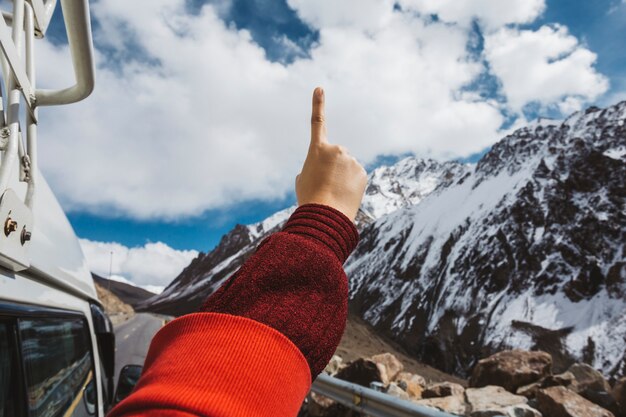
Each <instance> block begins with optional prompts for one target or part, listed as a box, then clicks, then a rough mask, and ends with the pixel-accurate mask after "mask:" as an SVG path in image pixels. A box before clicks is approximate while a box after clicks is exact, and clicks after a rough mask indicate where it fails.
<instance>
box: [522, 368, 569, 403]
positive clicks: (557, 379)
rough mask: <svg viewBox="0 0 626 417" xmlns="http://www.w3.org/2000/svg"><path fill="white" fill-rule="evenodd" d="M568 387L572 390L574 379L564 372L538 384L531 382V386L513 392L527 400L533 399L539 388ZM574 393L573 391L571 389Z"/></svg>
mask: <svg viewBox="0 0 626 417" xmlns="http://www.w3.org/2000/svg"><path fill="white" fill-rule="evenodd" d="M556 386H562V387H568V388H570V389H572V387H575V386H576V377H574V374H572V373H571V372H564V373H562V374H558V375H548V376H547V377H545V378H543V379H542V380H540V381H538V382H533V383H532V384H528V385H524V386H523V387H519V388H518V389H517V391H516V392H515V393H516V394H517V395H523V396H524V397H526V398H528V399H532V398H535V395H536V394H537V391H539V390H540V389H541V388H549V387H556ZM572 390H573V391H574V389H572Z"/></svg>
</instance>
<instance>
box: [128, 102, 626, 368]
mask: <svg viewBox="0 0 626 417" xmlns="http://www.w3.org/2000/svg"><path fill="white" fill-rule="evenodd" d="M625 122H626V102H623V103H620V104H618V105H616V106H613V107H610V108H607V109H605V110H601V109H597V108H590V109H588V110H587V111H585V112H579V113H575V114H574V115H572V116H570V117H569V118H568V119H566V120H565V121H564V122H562V123H555V122H545V121H543V122H542V123H535V124H533V125H531V126H529V127H527V128H523V129H520V130H518V131H516V132H514V133H513V134H511V135H509V136H507V137H505V138H504V139H502V140H501V141H499V142H498V143H496V144H495V145H494V146H493V148H492V149H491V150H490V151H489V152H488V153H487V154H486V155H485V156H484V157H483V158H482V159H481V160H480V161H479V162H478V164H477V165H476V166H472V167H468V166H466V165H460V164H457V163H445V164H440V163H437V162H434V161H420V160H418V159H415V158H408V159H405V160H403V161H400V162H399V163H398V164H396V165H394V166H391V167H382V168H379V169H377V170H376V171H374V172H373V173H372V174H371V175H370V184H369V187H368V189H367V193H366V196H365V198H364V201H363V206H362V210H361V211H360V213H359V218H358V223H359V228H360V229H361V242H360V244H359V246H358V247H357V249H356V250H355V252H354V253H353V255H352V256H351V257H350V258H349V259H348V261H347V263H346V271H347V273H348V276H349V280H350V308H351V311H352V313H353V314H356V315H358V316H359V317H362V318H363V319H364V320H365V321H367V322H368V323H370V324H371V325H373V326H374V327H375V328H376V329H377V331H379V332H380V333H381V334H384V335H386V336H388V337H390V338H392V339H394V340H395V341H397V342H398V343H399V344H400V345H402V346H403V347H404V348H405V349H406V350H407V351H409V352H410V353H411V354H412V355H414V356H415V357H417V358H419V359H421V360H422V361H424V362H426V363H428V364H431V365H434V366H436V367H437V368H439V369H442V370H444V371H447V372H452V373H455V374H458V375H467V373H468V372H469V370H470V369H471V368H472V366H473V365H474V364H475V363H476V361H477V360H478V358H481V357H485V356H487V355H489V354H490V353H492V352H495V351H499V350H503V349H505V348H508V347H517V348H523V349H542V350H545V351H547V352H549V353H550V354H552V357H553V360H554V368H555V370H556V371H560V370H563V369H565V368H567V366H569V364H571V363H572V362H573V361H574V360H584V361H585V362H587V363H589V364H591V365H593V366H594V367H595V368H597V369H600V370H602V371H603V373H604V374H606V375H609V376H611V377H618V376H620V375H623V374H624V373H626V347H625V346H626V248H625V246H624V243H625V242H626V127H625V126H624V123H625ZM291 210H293V208H291V209H286V210H284V211H282V212H279V213H277V214H275V215H274V216H272V217H270V218H269V219H267V220H265V221H264V222H261V223H259V224H256V225H252V226H241V225H240V226H237V227H235V228H234V229H233V230H232V231H231V232H230V233H229V234H227V235H226V236H224V238H223V239H222V241H221V243H220V245H219V246H218V247H217V248H216V249H215V250H213V251H212V252H210V253H208V254H201V255H199V256H198V258H196V259H195V260H194V261H193V262H192V263H191V264H190V265H189V267H187V268H186V269H185V270H184V271H183V272H182V273H181V274H180V276H179V277H177V278H176V279H175V280H174V281H173V282H172V284H170V286H169V287H168V288H167V289H166V290H165V291H164V292H163V293H162V294H160V295H159V296H156V297H154V298H152V299H150V300H148V301H147V302H145V303H143V304H141V305H140V306H139V308H147V307H148V306H150V309H153V310H156V311H161V312H165V313H169V314H181V313H185V312H189V311H192V310H193V309H195V308H197V306H199V305H200V303H201V302H202V300H204V298H206V296H207V295H208V294H210V293H211V292H212V291H214V290H215V289H216V288H217V287H218V286H219V285H220V284H221V283H222V282H223V281H224V280H225V279H226V278H227V277H228V276H229V275H230V274H231V273H233V272H234V271H235V270H236V269H237V268H238V267H239V265H241V263H243V262H244V261H245V259H246V258H247V257H248V256H249V255H250V254H251V253H252V251H253V250H254V248H255V246H256V245H257V244H258V243H259V241H260V239H262V238H263V236H265V235H266V234H268V233H271V232H272V231H274V230H276V229H277V228H278V227H280V225H281V224H282V222H284V220H286V218H287V217H288V216H289V214H290V212H291Z"/></svg>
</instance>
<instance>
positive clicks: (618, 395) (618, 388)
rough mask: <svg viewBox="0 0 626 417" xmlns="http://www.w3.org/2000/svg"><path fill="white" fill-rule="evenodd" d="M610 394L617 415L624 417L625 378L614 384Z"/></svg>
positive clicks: (625, 403)
mask: <svg viewBox="0 0 626 417" xmlns="http://www.w3.org/2000/svg"><path fill="white" fill-rule="evenodd" d="M612 394H613V398H614V399H615V403H616V404H617V411H618V413H617V415H618V416H619V417H626V377H624V378H622V379H620V380H618V381H617V382H616V383H615V386H614V387H613V392H612Z"/></svg>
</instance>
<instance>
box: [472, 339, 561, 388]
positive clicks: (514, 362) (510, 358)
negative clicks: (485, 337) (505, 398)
mask: <svg viewBox="0 0 626 417" xmlns="http://www.w3.org/2000/svg"><path fill="white" fill-rule="evenodd" d="M551 368H552V357H551V356H550V354H548V353H546V352H541V351H533V352H530V351H525V350H520V349H515V350H505V351H502V352H499V353H496V354H495V355H492V356H490V357H488V358H485V359H481V360H480V361H479V362H478V364H476V366H475V367H474V370H473V371H472V376H471V378H470V381H469V383H470V386H471V387H484V386H486V385H498V386H501V387H504V388H506V389H507V391H511V392H515V391H516V390H517V388H519V387H522V386H524V385H528V384H531V383H533V382H536V381H539V380H540V379H541V378H543V377H545V376H547V375H549V374H550V369H551Z"/></svg>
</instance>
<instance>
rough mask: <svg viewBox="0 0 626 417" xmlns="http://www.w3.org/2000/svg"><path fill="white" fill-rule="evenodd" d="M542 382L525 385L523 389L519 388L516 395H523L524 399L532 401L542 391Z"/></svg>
mask: <svg viewBox="0 0 626 417" xmlns="http://www.w3.org/2000/svg"><path fill="white" fill-rule="evenodd" d="M541 388H542V387H541V381H539V382H533V383H532V384H528V385H524V386H523V387H519V388H518V389H517V390H516V391H515V393H516V394H517V395H523V396H524V397H526V398H528V399H531V398H535V395H537V391H539V390H540V389H541Z"/></svg>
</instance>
